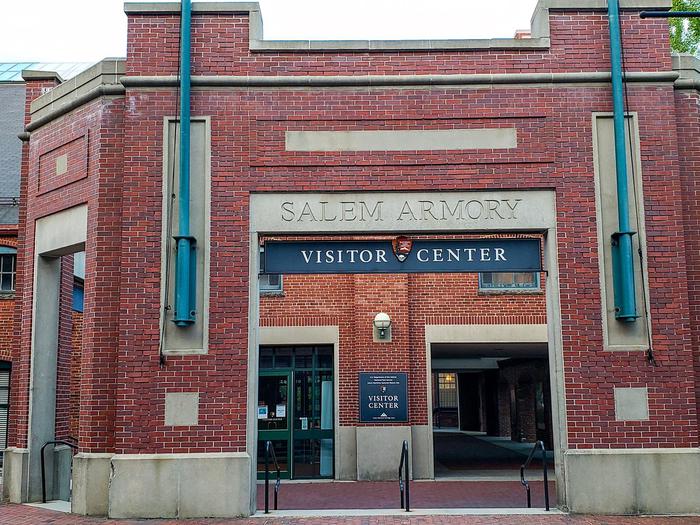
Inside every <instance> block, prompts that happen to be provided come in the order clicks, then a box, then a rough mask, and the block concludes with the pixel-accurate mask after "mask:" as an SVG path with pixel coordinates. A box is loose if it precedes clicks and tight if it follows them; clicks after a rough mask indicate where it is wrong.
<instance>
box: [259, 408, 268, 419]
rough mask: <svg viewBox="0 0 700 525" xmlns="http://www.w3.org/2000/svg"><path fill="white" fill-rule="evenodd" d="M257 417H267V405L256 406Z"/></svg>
mask: <svg viewBox="0 0 700 525" xmlns="http://www.w3.org/2000/svg"><path fill="white" fill-rule="evenodd" d="M258 419H267V405H261V406H259V407H258Z"/></svg>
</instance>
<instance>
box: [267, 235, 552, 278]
mask: <svg viewBox="0 0 700 525" xmlns="http://www.w3.org/2000/svg"><path fill="white" fill-rule="evenodd" d="M397 241H398V242H397ZM541 259H542V258H541V249H540V240H539V239H470V240H450V241H447V240H420V241H411V240H410V239H406V238H399V239H397V240H394V241H393V242H392V241H348V242H343V241H294V242H286V241H267V242H266V243H265V265H264V268H265V273H282V274H323V273H435V272H454V273H457V272H473V273H478V272H539V271H541V270H542V262H541Z"/></svg>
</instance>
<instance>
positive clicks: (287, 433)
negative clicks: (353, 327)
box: [258, 345, 335, 479]
mask: <svg viewBox="0 0 700 525" xmlns="http://www.w3.org/2000/svg"><path fill="white" fill-rule="evenodd" d="M260 369H261V371H260V382H259V385H260V386H259V389H258V392H259V394H258V399H259V401H258V403H259V408H258V410H259V413H258V428H259V432H258V435H259V443H258V472H261V471H262V470H264V463H263V462H264V445H265V441H266V440H267V439H270V440H273V443H274V444H275V452H276V453H277V457H278V460H279V458H280V453H279V452H277V448H278V447H279V449H280V451H281V453H282V454H283V455H284V457H285V458H288V463H289V469H288V470H287V475H288V476H289V477H292V478H297V479H299V478H306V479H309V478H332V477H333V475H334V460H333V458H334V440H333V422H334V409H335V408H334V407H335V403H334V393H333V347H332V346H330V345H325V346H294V347H289V346H285V347H282V346H279V347H270V346H267V347H266V346H262V347H260ZM282 369H284V371H283V370H282ZM283 378H285V379H284V380H283ZM285 380H286V381H287V382H286V383H285V384H284V386H283V385H282V381H285ZM285 389H286V390H285ZM282 390H285V391H286V392H287V396H286V397H285V398H284V399H283V396H282V394H281V393H280V392H281V391H282ZM287 399H288V403H287V402H286V400H287ZM273 404H275V405H276V404H280V405H281V404H287V405H288V409H284V410H286V412H285V415H286V416H287V420H286V421H285V422H284V423H282V421H281V420H280V417H279V409H277V408H276V411H275V412H274V417H273V416H272V413H271V408H270V407H271V406H272V405H273ZM264 407H267V408H264ZM266 410H267V412H266ZM283 425H286V426H285V427H284V433H283V429H282V428H276V429H274V430H272V429H271V428H270V427H271V426H279V427H281V426H283ZM287 429H288V430H287ZM273 432H276V433H273ZM281 464H282V463H281V461H280V465H281Z"/></svg>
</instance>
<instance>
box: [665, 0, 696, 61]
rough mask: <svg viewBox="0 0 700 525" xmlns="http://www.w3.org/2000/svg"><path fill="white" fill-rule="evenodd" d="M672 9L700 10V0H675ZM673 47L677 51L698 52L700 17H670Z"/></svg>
mask: <svg viewBox="0 0 700 525" xmlns="http://www.w3.org/2000/svg"><path fill="white" fill-rule="evenodd" d="M672 11H700V0H673V9H672ZM668 23H669V25H670V28H671V48H672V49H673V50H674V51H676V52H677V53H691V54H693V55H695V54H697V53H698V46H700V18H669V19H668Z"/></svg>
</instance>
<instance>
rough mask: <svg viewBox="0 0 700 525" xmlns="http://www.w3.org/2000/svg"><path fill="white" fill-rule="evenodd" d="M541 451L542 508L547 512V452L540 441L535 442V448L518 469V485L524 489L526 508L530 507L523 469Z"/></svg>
mask: <svg viewBox="0 0 700 525" xmlns="http://www.w3.org/2000/svg"><path fill="white" fill-rule="evenodd" d="M538 448H539V449H541V450H542V478H543V480H544V506H545V510H549V482H548V480H547V451H546V450H545V448H544V443H543V442H542V441H537V442H536V443H535V446H534V447H532V451H531V452H530V455H528V457H527V459H526V460H525V463H523V464H522V466H521V467H520V484H521V485H522V486H523V487H525V493H526V495H527V508H528V509H529V508H531V507H532V499H531V495H530V482H529V481H528V480H526V479H525V469H526V468H527V467H528V466H530V462H531V461H532V459H533V458H534V457H535V453H536V452H537V449H538Z"/></svg>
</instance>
